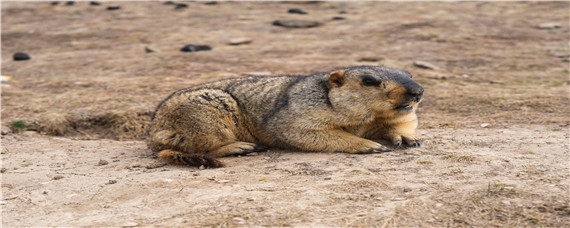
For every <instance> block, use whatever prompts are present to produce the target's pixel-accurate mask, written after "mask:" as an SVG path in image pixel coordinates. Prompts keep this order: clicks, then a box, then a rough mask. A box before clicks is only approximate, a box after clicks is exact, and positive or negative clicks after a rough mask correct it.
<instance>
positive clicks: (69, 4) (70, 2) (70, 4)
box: [65, 1, 75, 6]
mask: <svg viewBox="0 0 570 228" xmlns="http://www.w3.org/2000/svg"><path fill="white" fill-rule="evenodd" d="M74 4H75V2H74V1H69V2H66V3H65V5H66V6H72V5H74Z"/></svg>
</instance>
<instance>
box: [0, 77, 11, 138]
mask: <svg viewBox="0 0 570 228" xmlns="http://www.w3.org/2000/svg"><path fill="white" fill-rule="evenodd" d="M2 85H4V84H2ZM10 133H12V129H10V128H9V127H2V130H1V131H0V134H2V135H7V134H10Z"/></svg>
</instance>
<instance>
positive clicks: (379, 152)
mask: <svg viewBox="0 0 570 228" xmlns="http://www.w3.org/2000/svg"><path fill="white" fill-rule="evenodd" d="M390 151H392V150H391V149H389V148H382V149H370V150H368V152H369V153H372V154H381V153H384V152H390Z"/></svg>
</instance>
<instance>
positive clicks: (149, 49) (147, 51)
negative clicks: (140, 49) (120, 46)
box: [144, 47, 155, 53]
mask: <svg viewBox="0 0 570 228" xmlns="http://www.w3.org/2000/svg"><path fill="white" fill-rule="evenodd" d="M144 51H145V52H146V53H152V52H155V51H154V50H153V49H151V48H149V47H144Z"/></svg>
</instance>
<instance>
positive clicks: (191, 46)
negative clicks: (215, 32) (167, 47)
mask: <svg viewBox="0 0 570 228" xmlns="http://www.w3.org/2000/svg"><path fill="white" fill-rule="evenodd" d="M209 50H212V47H210V46H208V45H194V44H188V45H186V46H184V47H183V48H181V49H180V51H182V52H196V51H209Z"/></svg>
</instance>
